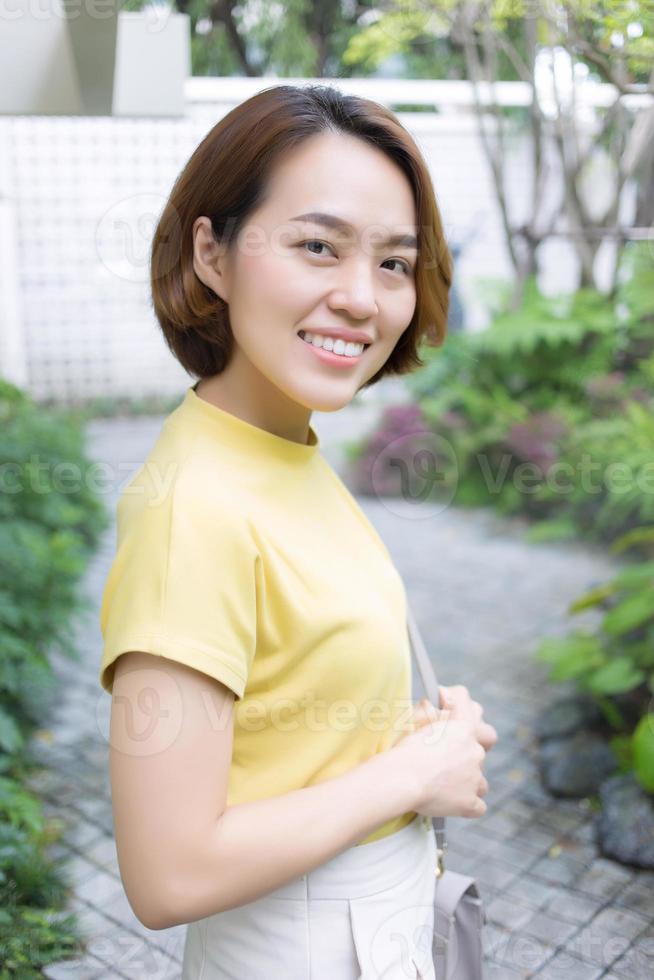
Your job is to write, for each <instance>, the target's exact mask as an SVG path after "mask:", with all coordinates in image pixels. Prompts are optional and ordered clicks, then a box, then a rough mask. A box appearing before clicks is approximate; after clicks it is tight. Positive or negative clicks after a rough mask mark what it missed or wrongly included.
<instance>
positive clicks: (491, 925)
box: [33, 393, 654, 980]
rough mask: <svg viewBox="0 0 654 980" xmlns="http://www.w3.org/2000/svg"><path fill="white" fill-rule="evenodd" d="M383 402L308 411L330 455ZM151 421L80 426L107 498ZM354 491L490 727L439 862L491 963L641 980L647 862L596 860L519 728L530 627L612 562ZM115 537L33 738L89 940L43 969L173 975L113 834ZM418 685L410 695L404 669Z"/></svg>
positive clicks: (536, 630)
mask: <svg viewBox="0 0 654 980" xmlns="http://www.w3.org/2000/svg"><path fill="white" fill-rule="evenodd" d="M370 394H371V395H372V393H370ZM379 409H380V404H378V403H377V402H376V401H375V399H373V398H372V397H370V398H366V399H365V400H363V399H362V400H361V402H360V403H359V404H356V405H353V406H351V407H349V408H347V409H345V410H343V411H342V412H338V413H336V414H334V415H324V414H319V413H316V414H314V416H313V421H314V425H315V428H316V430H317V431H318V433H319V435H320V438H321V441H322V444H323V447H324V448H323V451H324V453H325V455H326V456H327V458H328V459H329V460H330V462H331V463H332V465H334V466H335V467H336V468H337V469H339V470H340V468H341V466H342V462H343V458H344V457H343V454H342V446H341V441H342V440H343V439H351V438H354V437H356V436H357V435H358V434H359V433H360V432H361V431H365V430H366V429H367V428H368V427H369V426H370V425H372V423H373V421H374V418H375V417H376V414H377V412H378V411H379ZM161 421H162V419H161V418H135V419H122V420H121V419H115V420H96V421H94V422H92V423H90V424H89V425H88V429H87V436H88V449H89V453H90V454H91V455H92V456H93V457H94V458H95V459H97V460H102V461H103V462H105V463H108V464H109V465H110V467H111V470H110V473H111V474H112V478H111V481H110V482H111V487H110V489H109V490H108V492H107V494H106V496H105V500H106V502H107V506H108V507H109V508H110V510H112V511H113V508H114V507H115V501H116V498H117V495H118V492H119V491H120V490H121V489H122V487H123V486H124V484H125V482H126V481H127V479H128V478H129V475H130V473H131V472H133V470H134V469H136V468H137V466H138V465H140V463H141V462H142V460H143V459H144V458H145V456H146V455H147V452H148V451H149V448H150V446H151V445H152V443H153V442H154V439H155V438H156V435H157V434H158V431H159V428H160V425H161ZM360 502H361V505H362V507H363V509H364V510H365V512H366V513H367V514H368V516H369V517H370V519H371V521H372V522H373V524H374V525H375V526H376V527H377V529H378V530H379V532H380V534H381V535H382V537H383V539H384V541H385V542H386V543H387V546H388V548H389V550H390V551H391V553H392V555H393V558H394V561H395V563H396V565H397V567H398V569H399V571H400V573H401V574H402V575H403V577H404V581H405V583H406V587H407V591H408V594H409V597H410V600H411V604H412V607H413V609H414V611H415V614H416V618H417V620H418V622H419V624H420V627H421V630H422V632H423V634H424V636H425V640H426V644H427V647H428V649H429V651H430V653H431V655H432V659H433V663H434V665H435V667H436V669H437V671H438V676H439V680H440V681H441V682H442V683H444V684H456V683H463V684H466V685H467V686H468V687H469V689H470V691H471V693H472V695H473V697H475V698H476V699H477V700H479V701H481V703H482V704H483V705H484V712H485V717H486V718H487V719H488V720H489V721H491V722H492V723H493V724H494V725H495V727H496V728H497V730H498V732H499V734H500V741H499V742H498V744H497V746H496V747H495V748H494V749H493V750H492V752H491V753H489V755H488V758H487V762H486V765H485V772H486V775H487V777H488V780H489V783H490V791H489V793H488V796H487V797H486V800H487V803H488V811H487V813H486V814H485V816H484V817H482V818H479V819H476V820H465V819H463V818H459V819H450V820H448V839H449V844H450V846H449V850H448V852H447V863H448V865H449V866H450V867H451V868H453V869H456V870H460V871H463V872H469V873H472V874H474V875H475V876H476V877H477V879H478V881H479V883H480V888H481V891H482V895H483V898H484V901H485V904H486V908H487V913H488V919H489V922H488V924H487V926H486V928H485V956H486V977H487V978H488V980H505V978H506V980H510V978H518V977H531V976H536V977H538V978H539V980H596V978H600V977H602V978H605V980H645V978H648V980H651V977H652V976H654V874H650V873H645V872H639V871H636V870H633V869H630V868H626V867H623V866H622V865H620V864H618V863H616V862H613V861H610V860H607V859H604V858H601V857H599V856H598V850H597V847H596V846H595V843H594V836H593V826H592V814H591V811H590V810H589V808H588V805H587V802H586V801H581V802H574V801H560V800H556V799H554V798H553V797H550V796H549V795H548V794H547V793H545V792H544V791H543V790H542V789H541V787H540V784H539V780H538V776H537V768H536V756H535V748H534V743H533V739H532V734H531V729H530V723H531V722H532V721H533V719H534V717H535V715H536V713H537V712H538V711H539V710H540V708H541V706H542V705H543V704H545V703H546V702H547V701H548V700H551V699H552V698H553V697H554V696H555V695H556V694H558V693H560V692H559V690H558V689H557V688H555V687H554V686H552V685H549V684H548V683H547V681H546V673H547V672H546V668H545V667H544V666H543V665H541V664H538V663H537V662H535V661H534V659H533V650H534V648H535V646H536V645H537V643H538V640H539V638H540V637H541V636H543V635H554V634H561V633H565V632H567V630H568V629H569V626H570V621H569V619H568V617H567V615H566V611H565V610H566V607H567V605H568V603H569V602H570V600H571V598H573V597H575V596H576V595H577V594H579V593H580V592H581V591H582V590H583V589H585V588H587V587H588V586H590V585H591V583H593V582H597V581H600V580H602V579H603V578H605V577H606V576H608V575H609V574H610V573H611V570H612V566H611V563H610V562H609V560H608V559H607V558H606V557H605V555H604V554H603V553H602V552H601V551H600V550H597V549H593V548H583V547H581V546H579V545H569V544H565V545H561V544H557V545H554V544H549V545H538V546H534V545H528V544H527V543H526V542H525V540H524V536H525V531H526V528H527V525H526V523H524V522H523V521H521V520H519V519H513V520H505V519H500V518H497V517H496V516H494V515H493V514H492V513H490V512H488V511H483V510H478V511H469V510H461V509H457V508H454V507H448V508H445V509H444V510H442V511H441V512H440V513H437V512H435V511H434V512H430V511H428V510H427V509H423V510H422V511H421V510H420V507H421V505H417V510H416V513H415V516H411V517H408V516H407V515H406V513H404V512H398V508H397V507H395V506H394V505H392V504H389V502H388V501H385V500H376V499H374V498H361V500H360ZM114 541H115V530H114V528H111V529H110V531H109V532H108V533H107V535H106V536H105V538H104V541H103V544H102V547H101V549H100V550H99V552H98V553H97V555H96V557H95V559H94V561H93V563H92V565H91V566H90V567H89V569H88V573H87V575H86V578H85V581H84V589H85V591H86V594H87V595H88V597H89V600H90V601H91V603H92V606H93V608H92V612H91V613H90V615H89V616H88V617H87V619H86V622H84V620H83V619H82V620H80V621H79V622H78V624H77V627H76V629H77V633H76V636H77V640H78V642H79V644H80V647H81V649H82V650H83V651H84V653H83V657H82V662H80V663H71V662H69V661H68V660H63V659H61V658H57V659H55V668H56V672H57V674H58V675H59V676H60V677H61V680H62V683H61V687H60V690H59V692H58V695H57V698H56V700H55V702H54V704H53V708H52V712H51V716H50V717H49V718H47V719H46V720H45V722H44V729H43V730H41V731H40V732H39V733H38V734H37V737H35V739H34V746H35V749H36V750H37V752H38V755H39V758H41V759H42V760H43V762H44V764H45V765H47V766H48V770H47V771H45V772H44V773H43V774H42V775H40V776H38V777H37V778H35V779H34V780H33V786H34V787H35V789H37V790H38V791H39V792H41V793H42V795H43V797H44V799H45V800H46V801H47V803H46V813H47V814H48V816H50V817H52V818H53V819H54V818H56V819H58V820H60V821H61V822H62V824H63V826H64V827H65V832H64V840H63V842H62V843H60V844H57V845H55V846H54V847H53V849H52V853H53V855H54V856H56V857H58V858H59V859H60V860H61V861H62V867H63V868H64V870H65V873H66V874H67V876H68V880H69V881H70V884H71V898H70V907H71V908H75V909H77V910H78V911H79V913H80V918H81V923H82V927H83V929H84V935H85V937H86V940H87V946H86V950H87V952H86V955H85V956H83V957H82V958H81V959H79V960H75V961H74V962H73V961H68V962H67V963H61V964H59V965H56V966H51V967H48V968H47V969H46V970H45V971H44V975H45V976H47V977H50V978H51V980H60V978H61V980H63V978H69V977H77V978H84V980H91V978H109V977H111V978H116V977H123V978H138V980H143V978H146V977H148V978H157V980H164V978H166V980H175V978H179V976H180V965H181V955H182V949H183V942H184V932H185V927H184V926H178V927H176V928H174V929H170V930H164V931H159V932H155V931H150V930H148V929H146V928H145V927H144V926H142V925H141V924H140V923H139V921H138V920H137V919H136V917H135V916H134V914H133V913H132V911H131V909H130V906H129V904H128V902H127V899H126V897H125V894H124V892H123V889H122V885H121V881H120V876H119V872H118V866H117V860H116V850H115V846H114V842H113V837H112V812H111V797H110V786H109V776H108V750H107V735H108V727H109V706H110V699H109V697H108V696H107V694H106V693H105V692H103V691H102V690H101V688H100V687H99V684H98V681H97V672H98V668H99V662H100V649H101V637H100V631H99V625H98V622H97V616H98V609H99V601H100V596H101V591H102V587H103V583H104V579H105V577H106V574H107V571H108V568H109V564H110V562H111V559H112V557H113V553H114ZM585 615H586V616H587V619H584V618H583V617H576V618H575V625H578V626H580V627H582V626H584V625H590V624H591V623H592V615H591V614H590V613H589V614H585ZM414 684H415V685H416V686H415V688H414V691H415V692H416V694H417V693H420V695H421V694H422V691H421V689H420V688H419V686H418V681H417V677H415V676H414ZM271 975H272V974H271ZM243 980H247V978H243ZM279 980H287V978H279ZM288 980H295V978H288ZM334 980H338V978H334ZM398 980H401V978H398Z"/></svg>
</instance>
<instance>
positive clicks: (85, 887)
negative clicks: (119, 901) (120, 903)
mask: <svg viewBox="0 0 654 980" xmlns="http://www.w3.org/2000/svg"><path fill="white" fill-rule="evenodd" d="M93 870H94V872H95V873H94V875H93V876H92V877H91V878H88V879H87V880H86V881H84V882H82V884H81V885H79V886H78V887H77V888H76V889H75V891H76V893H77V895H78V896H79V897H80V898H81V899H83V900H84V901H85V902H88V903H89V904H90V905H94V906H96V907H97V908H108V907H109V905H110V904H111V902H112V901H114V900H115V899H116V898H117V896H118V895H120V894H121V893H122V892H123V886H122V883H121V882H120V881H117V880H116V878H115V877H114V876H113V875H111V874H109V873H108V872H107V871H98V869H97V868H96V867H95V865H93Z"/></svg>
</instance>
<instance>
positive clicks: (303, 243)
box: [300, 238, 331, 255]
mask: <svg viewBox="0 0 654 980" xmlns="http://www.w3.org/2000/svg"><path fill="white" fill-rule="evenodd" d="M305 245H322V246H324V248H331V245H328V244H327V242H321V241H319V240H318V239H317V238H312V239H310V240H309V241H307V242H300V246H301V247H302V248H304V246H305ZM317 254H318V253H317V252H311V255H317Z"/></svg>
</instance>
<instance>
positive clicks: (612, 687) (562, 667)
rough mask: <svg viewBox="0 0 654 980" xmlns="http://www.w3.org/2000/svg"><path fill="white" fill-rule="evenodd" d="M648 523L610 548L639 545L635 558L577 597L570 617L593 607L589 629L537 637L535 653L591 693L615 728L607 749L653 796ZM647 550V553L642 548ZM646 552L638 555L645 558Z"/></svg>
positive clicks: (652, 588) (653, 535) (653, 600)
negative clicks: (596, 621) (594, 624)
mask: <svg viewBox="0 0 654 980" xmlns="http://www.w3.org/2000/svg"><path fill="white" fill-rule="evenodd" d="M653 543H654V525H652V526H651V527H643V528H637V529H636V528H634V529H633V530H632V531H631V532H630V533H629V534H628V535H624V536H622V537H621V538H618V540H617V541H615V543H614V544H613V546H612V551H613V552H614V553H616V554H617V553H619V552H621V551H624V550H626V549H627V548H633V547H635V546H640V549H641V557H640V558H639V560H637V561H635V562H633V563H631V564H629V565H627V566H626V567H625V568H623V569H622V570H621V571H620V572H618V574H617V575H616V576H615V577H614V578H613V579H612V580H611V581H609V582H606V583H605V584H603V585H600V586H597V587H595V588H593V589H591V590H590V591H589V592H587V593H586V594H585V595H582V596H580V597H579V598H578V599H577V600H576V601H575V602H573V603H572V605H571V606H570V608H569V610H568V611H569V613H570V614H573V615H574V614H577V613H580V612H583V611H584V610H588V609H599V610H602V611H603V612H604V616H603V618H602V621H601V623H600V625H599V628H598V629H597V630H596V631H595V632H589V631H586V630H577V631H574V632H572V633H571V634H570V635H569V636H567V637H559V638H551V639H546V640H543V641H542V642H541V644H540V646H539V647H538V649H537V651H536V655H537V657H538V658H540V659H541V660H543V661H545V662H547V663H549V664H550V665H551V670H550V674H549V679H550V680H551V681H572V682H573V684H574V685H575V686H576V687H577V688H578V689H579V690H581V691H584V692H586V693H587V694H590V695H591V696H592V697H593V698H594V699H595V700H596V701H597V703H598V705H599V707H600V708H601V710H602V711H603V713H604V716H605V718H606V720H607V722H608V723H609V725H610V726H611V728H613V729H614V730H615V735H614V738H613V739H612V744H613V747H614V748H615V750H616V752H617V753H618V756H619V758H620V759H621V762H622V767H623V769H633V771H634V775H635V776H636V778H637V780H638V781H639V782H640V784H641V786H642V787H643V788H644V789H645V790H647V791H648V792H651V793H654V713H653V712H652V695H653V694H654V547H652V544H653ZM648 550H651V555H652V557H650V556H649V555H648V554H647V552H648ZM643 553H644V557H643Z"/></svg>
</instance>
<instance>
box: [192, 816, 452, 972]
mask: <svg viewBox="0 0 654 980" xmlns="http://www.w3.org/2000/svg"><path fill="white" fill-rule="evenodd" d="M435 867H436V840H435V836H434V830H433V826H432V823H431V820H429V819H428V818H425V817H421V816H418V817H417V818H415V819H414V820H413V821H412V822H411V823H410V824H407V825H406V826H405V827H402V828H401V830H398V831H396V832H395V833H394V834H390V835H387V836H386V837H382V838H380V839H379V840H376V841H372V843H369V844H358V845H355V846H353V847H350V848H348V849H347V850H345V851H342V852H341V853H340V854H337V855H336V856H335V857H333V858H331V860H329V861H326V862H325V863H324V864H322V865H320V866H319V867H317V868H314V870H313V871H309V872H307V873H306V874H303V875H301V876H300V877H299V878H295V879H294V880H293V881H291V882H289V883H288V884H286V885H283V886H282V887H281V888H278V889H276V890H275V891H273V892H269V893H268V894H267V895H264V896H263V897H261V898H259V899H256V900H255V901H253V902H248V903H247V904H246V905H240V906H238V907H237V908H234V909H227V910H226V911H225V912H219V913H218V914H217V915H210V916H208V917H207V918H205V919H199V920H197V921H195V922H191V923H189V924H188V926H187V930H186V943H185V946H184V962H183V968H182V980H405V978H406V980H416V978H423V980H435V975H434V966H433V961H432V952H431V944H432V934H433V928H434V890H435V885H436V879H435V874H434V871H435Z"/></svg>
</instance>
